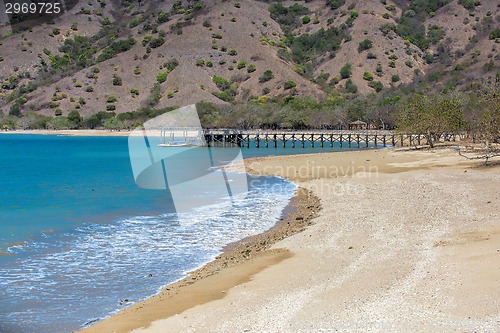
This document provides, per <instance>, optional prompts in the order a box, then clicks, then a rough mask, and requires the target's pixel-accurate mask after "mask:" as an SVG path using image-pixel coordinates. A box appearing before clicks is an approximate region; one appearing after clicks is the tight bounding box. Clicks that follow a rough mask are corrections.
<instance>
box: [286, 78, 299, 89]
mask: <svg viewBox="0 0 500 333" xmlns="http://www.w3.org/2000/svg"><path fill="white" fill-rule="evenodd" d="M296 86H297V83H295V81H292V80H288V81H286V82H285V83H284V84H283V88H285V90H288V89H292V88H295V87H296Z"/></svg>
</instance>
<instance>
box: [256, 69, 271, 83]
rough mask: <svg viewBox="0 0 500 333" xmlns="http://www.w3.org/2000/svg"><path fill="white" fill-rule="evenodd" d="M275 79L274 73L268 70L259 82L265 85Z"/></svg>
mask: <svg viewBox="0 0 500 333" xmlns="http://www.w3.org/2000/svg"><path fill="white" fill-rule="evenodd" d="M272 78H274V75H273V71H272V70H270V69H268V70H266V71H264V73H262V75H261V76H260V77H259V82H260V83H264V82H267V81H269V80H271V79H272Z"/></svg>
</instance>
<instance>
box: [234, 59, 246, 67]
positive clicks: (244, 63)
mask: <svg viewBox="0 0 500 333" xmlns="http://www.w3.org/2000/svg"><path fill="white" fill-rule="evenodd" d="M246 65H247V63H246V62H245V61H243V60H241V61H239V62H238V64H237V65H236V68H238V69H242V68H245V66H246Z"/></svg>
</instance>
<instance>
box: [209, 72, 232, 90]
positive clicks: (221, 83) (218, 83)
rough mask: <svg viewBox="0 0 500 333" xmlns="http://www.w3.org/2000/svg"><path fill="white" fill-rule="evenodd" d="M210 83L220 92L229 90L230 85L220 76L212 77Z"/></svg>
mask: <svg viewBox="0 0 500 333" xmlns="http://www.w3.org/2000/svg"><path fill="white" fill-rule="evenodd" d="M212 81H213V83H215V85H216V86H217V88H219V89H220V90H222V91H225V90H227V89H229V87H230V86H231V83H230V82H229V81H228V80H226V79H225V78H223V77H221V76H217V75H214V76H213V77H212Z"/></svg>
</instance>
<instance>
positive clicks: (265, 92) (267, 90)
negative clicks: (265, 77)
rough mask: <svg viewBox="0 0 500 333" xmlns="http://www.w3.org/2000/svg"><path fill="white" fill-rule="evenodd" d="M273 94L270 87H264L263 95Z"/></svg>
mask: <svg viewBox="0 0 500 333" xmlns="http://www.w3.org/2000/svg"><path fill="white" fill-rule="evenodd" d="M270 92H271V89H269V88H268V87H264V88H262V94H263V95H267V94H269V93H270Z"/></svg>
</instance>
